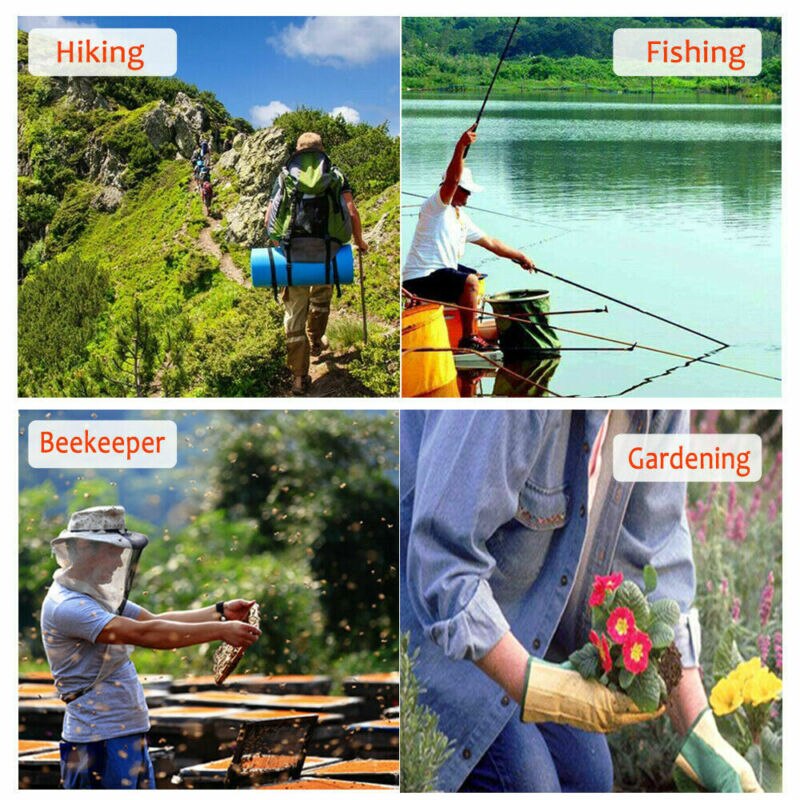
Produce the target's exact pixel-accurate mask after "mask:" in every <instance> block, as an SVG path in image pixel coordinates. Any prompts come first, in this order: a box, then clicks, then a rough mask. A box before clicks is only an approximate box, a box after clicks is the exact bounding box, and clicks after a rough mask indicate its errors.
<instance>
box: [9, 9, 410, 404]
mask: <svg viewBox="0 0 800 800" xmlns="http://www.w3.org/2000/svg"><path fill="white" fill-rule="evenodd" d="M26 19H27V18H26ZM182 19H183V18H182ZM126 21H127V20H126V19H122V20H120V23H121V24H122V25H123V26H124V24H125V22H126ZM179 21H180V20H179ZM41 24H42V25H43V26H44V27H47V26H48V24H49V23H48V21H47V20H42V22H41ZM215 25H219V20H217V21H216V22H215V21H214V20H213V19H212V18H210V17H208V18H207V17H192V16H188V17H186V18H185V19H183V21H182V22H181V25H180V26H179V27H181V34H180V35H181V36H182V40H181V48H182V52H183V53H184V55H186V57H185V58H182V59H181V61H180V65H179V70H178V73H177V74H176V76H174V77H158V76H142V80H134V81H123V82H118V81H116V80H112V81H107V80H104V79H100V78H90V77H80V78H66V77H64V78H62V77H41V76H37V75H32V74H30V73H29V71H28V67H27V59H28V34H27V32H26V31H24V30H21V31H19V34H18V45H17V46H18V57H19V64H20V69H19V72H18V76H17V82H18V115H19V127H18V134H19V135H18V149H19V160H18V164H19V168H18V173H19V181H18V189H19V196H18V200H19V224H18V229H19V233H18V245H19V247H18V253H19V255H18V265H17V269H18V277H19V295H18V315H17V319H18V356H19V359H18V382H19V392H20V394H21V395H24V396H38V395H42V394H46V395H48V396H119V397H128V396H131V397H158V396H164V397H166V396H169V397H180V396H186V397H189V396H191V397H200V396H202V397H291V396H292V391H293V389H294V391H295V392H299V391H303V390H304V389H305V392H306V395H307V396H309V397H373V396H382V397H385V396H397V394H399V384H400V347H399V339H400V330H399V317H400V305H399V278H400V269H399V226H400V192H399V171H400V142H399V135H398V131H399V125H400V120H399V102H398V100H397V95H396V91H395V93H394V94H392V91H393V88H392V87H394V89H395V90H396V82H397V73H398V65H399V52H398V48H397V46H396V42H397V40H398V36H399V27H400V23H399V20H398V19H397V18H388V17H387V18H377V17H376V18H370V17H352V18H351V17H326V18H324V20H323V18H316V17H307V18H291V19H290V18H283V17H274V18H272V17H266V18H265V17H253V18H247V19H246V18H244V17H241V18H233V17H232V18H226V22H225V25H226V30H227V31H229V32H230V35H226V36H225V37H224V38H223V40H221V41H218V40H217V39H218V37H217V34H218V31H217V30H215V28H214V26H215ZM320 26H323V27H324V28H325V29H326V30H327V29H328V28H331V30H334V29H335V30H338V31H339V32H340V34H339V35H338V36H337V38H336V40H335V41H334V42H332V43H331V47H332V48H333V50H334V51H335V53H336V54H337V55H336V58H339V57H341V58H344V61H343V62H342V63H341V64H340V65H338V66H335V67H334V66H331V65H327V64H316V63H315V64H312V63H311V60H312V57H311V55H303V54H298V56H297V57H298V58H299V59H300V60H301V61H302V62H305V63H306V64H307V66H306V67H304V68H303V69H297V70H289V71H288V72H286V74H283V73H282V72H280V71H281V70H285V66H286V63H287V62H286V54H285V52H284V49H283V46H282V45H281V44H278V43H277V40H275V41H273V39H268V37H269V36H273V35H274V36H276V37H278V38H279V39H280V40H281V41H283V40H284V39H286V40H287V41H288V40H289V39H290V38H291V37H292V36H293V35H295V34H294V33H293V31H295V30H298V31H302V34H298V35H302V36H314V35H316V31H317V30H318V29H319V28H320ZM331 26H332V27H331ZM232 31H235V32H236V34H235V35H234V34H233V33H232ZM378 33H380V36H378V35H377V34H378ZM262 34H263V35H262ZM253 36H255V37H256V38H258V40H259V41H260V42H261V44H262V45H263V48H261V50H262V51H261V52H260V54H257V53H256V48H252V49H248V48H245V49H244V50H243V49H242V47H241V42H242V41H244V38H247V37H253ZM243 37H244V38H243ZM259 37H260V38H259ZM390 40H392V41H394V45H393V46H390V45H389V41H390ZM209 41H215V46H214V79H213V82H212V81H211V78H210V76H209V75H208V73H207V71H206V69H205V68H204V66H203V59H201V58H200V54H201V53H203V52H205V50H206V49H207V46H208V42H209ZM367 42H369V43H371V44H376V43H377V46H375V47H371V49H370V51H369V53H367V60H366V62H364V64H358V65H354V64H350V63H348V62H347V60H346V57H347V55H348V54H349V53H350V52H351V49H352V48H353V47H354V46H361V45H360V43H367ZM189 53H194V54H197V58H193V57H189V56H188V55H187V54H189ZM339 54H341V55H339ZM332 57H333V56H332ZM299 64H300V62H298V65H299ZM278 74H281V75H282V78H281V80H279V81H276V80H274V77H275V76H276V75H278ZM367 74H369V81H367V82H366V83H364V82H363V79H364V78H365V76H366V75H367ZM192 79H196V80H199V81H200V83H199V84H198V85H195V84H193V83H190V82H189V81H190V80H192ZM359 82H361V86H360V88H359V91H358V93H357V95H356V96H357V97H358V101H356V100H352V101H348V98H347V91H348V87H349V86H355V85H356V84H357V83H359ZM211 85H213V86H214V88H215V91H216V92H217V94H215V93H214V92H212V91H210V87H211ZM273 92H275V93H279V95H278V96H272V93H273ZM355 102H357V103H358V105H357V106H353V105H352V104H351V103H355ZM307 132H314V133H316V134H317V135H318V136H319V137H321V141H322V143H323V151H324V153H325V155H326V156H327V159H328V161H327V162H324V161H323V162H321V167H320V169H321V172H320V177H321V175H322V173H323V172H327V173H329V174H328V177H327V180H329V181H330V182H331V192H330V193H328V194H325V192H322V194H321V195H320V200H321V203H320V204H318V205H319V207H315V204H314V203H306V202H305V200H306V199H308V198H303V197H300V198H299V200H300V202H299V204H298V220H297V221H298V223H299V224H300V225H303V226H306V228H307V229H308V230H312V232H314V233H321V235H322V239H321V240H319V241H322V242H323V243H324V236H325V235H328V237H329V244H330V246H331V248H330V249H331V254H330V258H329V259H327V260H326V257H325V249H324V246H323V247H321V248H318V250H317V252H311V253H309V252H308V251H307V248H306V247H305V245H303V246H301V245H298V244H297V243H294V246H293V239H294V238H295V237H294V236H290V233H291V232H292V231H290V228H291V227H293V226H290V225H289V222H290V219H289V216H288V214H287V213H286V212H283V211H282V212H281V214H280V215H279V217H278V219H277V222H278V223H279V224H281V223H282V224H283V226H284V228H285V230H283V231H275V232H274V233H275V234H276V236H277V238H273V237H271V236H269V235H268V234H267V225H266V221H265V213H266V211H267V206H268V205H269V202H270V198H271V197H272V193H273V187H274V185H275V182H276V179H278V178H279V176H280V174H281V173H282V170H283V168H284V167H285V166H286V165H287V162H288V161H289V160H290V159H291V157H292V156H293V155H294V154H295V150H296V145H297V141H298V138H299V137H300V136H301V134H303V133H307ZM45 143H48V144H47V146H44V145H45ZM310 152H311V151H309V152H308V153H306V154H305V156H303V158H306V157H310ZM321 158H322V157H321V155H320V159H321ZM327 164H329V165H330V169H328V168H327ZM313 171H314V170H313V169H312V172H313ZM342 179H346V181H347V187H345V186H344V185H343V184H341V181H342ZM311 180H312V183H314V182H315V181H316V178H313V177H312V179H311ZM348 188H349V199H348V192H347V191H343V190H344V189H348ZM334 190H335V191H334ZM336 192H338V193H339V196H338V198H333V195H334V194H335V193H336ZM303 194H304V193H303ZM327 202H330V203H331V208H333V209H334V210H335V212H336V213H330V214H328V209H323V207H322V206H323V205H324V204H325V203H327ZM288 208H289V204H288V203H284V209H288ZM276 210H277V206H276ZM323 211H324V213H325V215H326V216H325V230H324V231H323V230H322V228H319V227H318V225H317V223H318V222H320V220H322V217H319V218H318V215H319V214H322V213H323ZM354 214H357V215H358V218H359V220H360V229H359V230H352V227H353V215H354ZM328 220H329V221H330V224H328ZM344 226H350V227H351V231H350V232H348V231H347V230H346V229H345V227H344ZM295 227H296V226H295ZM339 228H341V230H339ZM296 232H297V231H294V233H296ZM359 237H360V238H359ZM301 238H306V239H310V238H313V237H308V236H305V237H301ZM270 242H271V243H270ZM287 242H288V243H289V249H288V251H286V257H285V256H284V251H283V245H284V244H285V243H287ZM365 246H368V247H369V252H368V253H362V251H363V250H364V248H365ZM270 255H271V256H272V258H273V261H274V265H275V270H276V276H275V282H274V283H275V286H276V288H277V299H276V289H275V288H273V280H272V274H271V272H272V264H271V262H270ZM287 257H288V258H287ZM308 259H311V260H308ZM314 264H316V265H319V269H318V271H317V272H316V273H315V274H313V275H309V274H307V273H308V272H309V270H311V271H312V272H313V271H314V270H315V269H316V268H315V267H314V266H313V265H314ZM264 269H266V272H265V271H264ZM326 271H327V273H328V274H327V275H326ZM362 275H363V281H362V280H360V277H361V276H362ZM262 278H263V281H264V282H263V283H262V282H261V279H262ZM337 283H338V288H337ZM253 287H255V288H253ZM287 287H288V289H289V291H287V292H284V289H286V288H287ZM303 287H305V288H303ZM303 293H307V294H308V295H309V298H308V300H307V301H303V300H301V301H298V302H299V303H300V308H299V309H298V310H297V314H299V316H298V317H297V318H296V319H294V317H295V316H296V314H295V312H294V311H293V312H292V314H290V316H292V317H293V320H292V333H291V335H297V333H298V332H300V331H302V332H303V335H304V337H305V338H306V339H307V341H308V349H309V353H308V365H307V366H306V365H305V364H304V363H302V362H303V361H304V360H305V357H304V355H303V353H302V348H298V349H300V350H301V352H300V355H299V357H298V356H296V354H295V353H293V354H292V356H291V360H292V363H295V362H300V363H299V364H298V365H297V369H296V370H293V369H292V368H291V367H290V366H289V364H288V361H289V359H288V358H287V355H288V354H287V334H286V330H285V326H284V317H285V316H287V310H288V309H287V306H286V305H285V303H284V301H283V299H282V296H283V295H286V296H287V300H288V301H289V304H290V306H291V305H292V304H293V300H294V295H298V294H300V295H302V294H303ZM312 293H313V298H312V297H311V294H312ZM290 296H291V297H290ZM312 305H313V306H314V308H313V309H312V308H311V306H312ZM320 307H321V308H320ZM317 312H319V313H317ZM303 314H305V320H304V319H303ZM320 317H322V319H320ZM325 317H327V319H325ZM309 318H310V319H311V321H312V322H313V325H311V327H310V328H309V325H308V324H307V323H309ZM315 318H316V319H315ZM365 326H366V336H365ZM312 336H313V338H314V342H313V344H314V355H313V356H312V355H311V344H312V342H311V339H310V338H308V337H312ZM290 344H292V343H290ZM290 349H294V348H290Z"/></svg>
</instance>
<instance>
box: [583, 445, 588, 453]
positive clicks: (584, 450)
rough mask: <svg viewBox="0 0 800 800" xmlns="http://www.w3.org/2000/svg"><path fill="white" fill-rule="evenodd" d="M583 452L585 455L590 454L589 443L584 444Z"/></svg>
mask: <svg viewBox="0 0 800 800" xmlns="http://www.w3.org/2000/svg"><path fill="white" fill-rule="evenodd" d="M583 452H584V453H588V452H589V442H584V443H583Z"/></svg>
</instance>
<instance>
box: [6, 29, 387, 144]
mask: <svg viewBox="0 0 800 800" xmlns="http://www.w3.org/2000/svg"><path fill="white" fill-rule="evenodd" d="M76 23H78V24H81V25H83V24H88V25H92V26H94V27H102V28H122V27H125V28H127V27H130V28H173V29H174V30H175V31H177V34H178V72H177V77H179V78H181V79H183V80H185V81H188V82H189V83H194V84H196V85H197V86H198V87H199V88H200V89H207V90H210V91H212V92H214V94H216V95H217V97H218V98H219V99H220V100H221V101H222V102H223V103H224V104H225V106H226V107H227V109H228V110H229V111H230V112H231V114H233V115H234V116H237V117H244V118H245V119H247V120H249V121H250V122H252V123H253V124H255V125H257V126H261V125H265V124H269V123H270V122H271V119H272V118H274V116H276V115H277V113H280V112H281V111H282V110H285V108H284V107H286V108H290V109H293V108H296V107H297V106H299V105H306V106H312V107H314V108H321V109H323V110H325V111H328V112H330V111H332V110H334V109H342V111H341V113H343V115H344V117H345V119H348V120H349V121H356V115H357V117H358V119H360V120H362V121H364V122H369V123H371V124H377V123H379V122H383V121H384V120H388V121H389V127H390V130H391V132H392V133H393V134H397V133H398V132H399V128H400V122H399V117H400V108H399V103H400V100H399V85H400V52H399V50H400V44H399V41H400V40H399V35H400V34H399V24H400V23H399V19H398V18H397V17H67V18H63V17H39V18H36V17H23V18H20V27H22V28H24V29H25V30H29V29H30V28H33V27H59V26H61V25H65V24H66V25H70V24H76Z"/></svg>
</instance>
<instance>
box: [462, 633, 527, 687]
mask: <svg viewBox="0 0 800 800" xmlns="http://www.w3.org/2000/svg"><path fill="white" fill-rule="evenodd" d="M528 656H529V654H528V652H527V650H525V648H524V647H523V646H522V644H521V643H520V641H519V640H518V639H517V637H516V636H514V634H513V633H511V632H509V633H506V634H505V635H504V636H503V638H502V639H500V641H499V642H498V643H497V644H496V645H495V646H494V647H493V648H492V649H491V650H490V651H489V652H488V653H487V654H486V655H485V656H484V657H483V658H481V659H478V660H477V661H476V662H475V663H476V664H477V665H478V666H479V667H480V668H481V669H482V670H483V671H484V672H485V673H486V674H487V675H488V676H489V677H490V678H491V679H492V680H493V681H494V682H495V683H497V684H499V685H500V686H502V687H503V689H505V691H506V693H507V694H508V695H509V697H511V698H512V699H513V700H515V701H516V702H517V703H520V702H522V695H523V694H524V692H525V673H526V672H527V669H528Z"/></svg>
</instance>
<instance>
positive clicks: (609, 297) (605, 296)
mask: <svg viewBox="0 0 800 800" xmlns="http://www.w3.org/2000/svg"><path fill="white" fill-rule="evenodd" d="M514 263H516V264H520V266H521V265H522V262H520V261H516V260H515V261H514ZM536 272H539V273H541V274H542V275H547V276H549V277H550V278H555V279H556V280H557V281H561V282H562V283H567V284H569V285H570V286H574V287H576V288H577V289H583V291H584V292H590V293H591V294H594V295H597V297H602V298H603V299H604V300H611V302H612V303H618V304H619V305H621V306H625V307H626V308H630V309H632V310H633V311H638V312H639V313H640V314H644V315H645V316H647V317H652V318H653V319H657V320H660V321H661V322H666V323H667V325H672V326H673V327H674V328H680V329H681V330H683V331H687V332H688V333H693V334H694V335H695V336H699V337H701V338H702V339H708V341H710V342H714V344H719V345H722V346H723V347H729V346H730V345H729V344H728V343H727V342H723V341H722V340H721V339H715V338H714V337H713V336H709V335H708V334H707V333H703V332H702V331H698V330H695V329H694V328H690V327H689V326H688V325H682V324H681V323H680V322H675V320H672V319H669V318H668V317H662V316H661V315H660V314H656V313H655V312H654V311H648V310H647V309H645V308H642V307H641V306H636V305H634V304H633V303H628V302H626V301H625V300H620V299H619V298H618V297H613V296H612V295H610V294H605V292H601V291H598V290H597V289H592V288H591V287H590V286H585V285H584V284H582V283H578V282H577V281H573V280H570V279H569V278H563V277H562V276H561V275H556V274H555V273H554V272H548V271H547V270H546V269H542V268H541V267H539V266H537V267H536Z"/></svg>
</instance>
